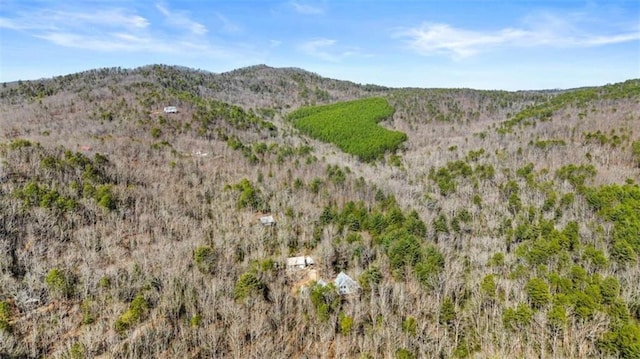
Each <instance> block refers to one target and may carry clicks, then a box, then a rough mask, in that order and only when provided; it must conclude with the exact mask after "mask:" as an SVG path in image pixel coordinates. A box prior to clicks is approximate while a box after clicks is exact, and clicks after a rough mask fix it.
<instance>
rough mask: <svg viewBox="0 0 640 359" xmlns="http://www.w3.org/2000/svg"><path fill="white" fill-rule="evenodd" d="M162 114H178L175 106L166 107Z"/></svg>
mask: <svg viewBox="0 0 640 359" xmlns="http://www.w3.org/2000/svg"><path fill="white" fill-rule="evenodd" d="M164 113H178V108H177V107H175V106H167V107H165V108H164Z"/></svg>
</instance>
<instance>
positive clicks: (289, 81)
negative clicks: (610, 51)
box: [0, 65, 640, 358]
mask: <svg viewBox="0 0 640 359" xmlns="http://www.w3.org/2000/svg"><path fill="white" fill-rule="evenodd" d="M166 106H175V107H176V108H177V110H178V111H177V113H167V112H164V111H163V108H164V107H166ZM638 133H640V80H629V81H626V82H623V83H618V84H609V85H605V86H601V87H594V88H581V89H567V90H557V91H555V90H554V91H518V92H506V91H479V90H471V89H418V88H405V89H394V88H386V87H380V86H375V85H361V84H355V83H351V82H347V81H339V80H333V79H327V78H323V77H320V76H318V75H316V74H313V73H309V72H306V71H304V70H301V69H295V68H285V69H277V68H270V67H267V66H264V65H260V66H253V67H248V68H243V69H238V70H235V71H232V72H228V73H223V74H213V73H208V72H205V71H196V70H192V69H187V68H181V67H173V66H166V65H151V66H145V67H141V68H137V69H121V68H110V69H97V70H89V71H86V72H82V73H77V74H70V75H66V76H60V77H55V78H51V79H43V80H38V81H18V82H12V83H4V84H2V86H1V87H0V357H2V358H5V357H6V358H45V357H46V358H111V357H115V358H148V357H154V358H175V357H188V358H210V357H231V358H308V357H323V358H344V357H353V358H449V357H454V358H472V357H480V358H485V357H495V358H511V357H527V358H528V357H554V358H576V357H608V358H638V357H640V284H639V283H640V265H639V263H638V261H639V259H640V258H639V255H640V185H639V181H640V137H639V136H638ZM267 218H268V220H267V221H263V220H264V219H267ZM271 220H273V221H271ZM295 258H310V259H312V262H313V265H310V262H308V261H307V260H306V259H305V261H304V265H300V266H291V265H289V264H290V263H292V262H291V260H292V259H295ZM308 264H309V265H308ZM345 277H346V278H351V279H352V280H351V281H349V280H347V281H346V282H345V281H344V278H345ZM338 279H340V280H338ZM345 283H346V284H345Z"/></svg>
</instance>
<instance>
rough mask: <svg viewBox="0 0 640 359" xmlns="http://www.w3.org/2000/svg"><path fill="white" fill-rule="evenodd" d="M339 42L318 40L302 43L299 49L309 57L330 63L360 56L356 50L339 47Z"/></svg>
mask: <svg viewBox="0 0 640 359" xmlns="http://www.w3.org/2000/svg"><path fill="white" fill-rule="evenodd" d="M337 43H338V42H337V40H334V39H326V38H317V39H313V40H309V41H307V42H304V43H302V44H301V45H300V46H299V49H300V50H301V51H302V52H303V53H305V54H307V55H308V56H311V57H315V58H318V59H321V60H324V61H328V62H340V61H341V60H343V59H345V58H347V57H351V56H355V55H359V51H358V50H357V49H355V48H344V47H339V46H336V45H337Z"/></svg>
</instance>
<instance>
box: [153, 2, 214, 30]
mask: <svg viewBox="0 0 640 359" xmlns="http://www.w3.org/2000/svg"><path fill="white" fill-rule="evenodd" d="M156 9H158V11H160V12H161V13H162V14H163V15H164V16H165V19H166V21H167V23H168V24H170V25H172V26H174V27H177V28H180V29H184V30H187V31H189V32H191V33H192V34H194V35H204V34H206V33H207V31H208V30H207V27H206V26H204V25H202V24H201V23H199V22H197V21H194V20H191V19H190V18H189V15H188V14H187V13H186V12H184V11H177V10H171V9H168V8H167V7H165V6H164V5H162V4H156Z"/></svg>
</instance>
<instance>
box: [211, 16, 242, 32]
mask: <svg viewBox="0 0 640 359" xmlns="http://www.w3.org/2000/svg"><path fill="white" fill-rule="evenodd" d="M215 15H216V18H218V21H219V22H220V24H222V26H221V28H222V31H224V32H226V33H236V32H240V31H241V30H242V28H241V27H240V26H239V25H237V24H236V23H234V22H233V21H231V20H229V19H228V18H227V17H226V16H224V15H222V14H220V13H216V14H215Z"/></svg>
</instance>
